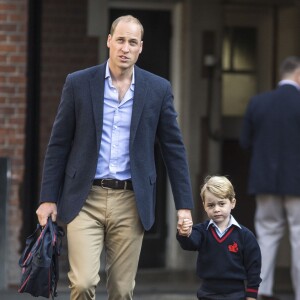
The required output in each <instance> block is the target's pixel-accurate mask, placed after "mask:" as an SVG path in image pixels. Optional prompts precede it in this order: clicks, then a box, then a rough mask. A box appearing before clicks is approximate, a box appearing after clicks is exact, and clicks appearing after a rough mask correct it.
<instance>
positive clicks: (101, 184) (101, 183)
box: [100, 179, 112, 190]
mask: <svg viewBox="0 0 300 300" xmlns="http://www.w3.org/2000/svg"><path fill="white" fill-rule="evenodd" d="M104 180H112V179H101V182H100V186H101V187H102V188H103V189H106V190H111V188H110V187H107V186H104V185H103V184H104Z"/></svg>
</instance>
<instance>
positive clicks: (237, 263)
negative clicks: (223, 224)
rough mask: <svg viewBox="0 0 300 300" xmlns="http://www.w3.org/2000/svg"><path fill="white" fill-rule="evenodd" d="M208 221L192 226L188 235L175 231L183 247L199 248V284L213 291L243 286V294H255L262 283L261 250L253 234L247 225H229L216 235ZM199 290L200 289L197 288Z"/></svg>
mask: <svg viewBox="0 0 300 300" xmlns="http://www.w3.org/2000/svg"><path fill="white" fill-rule="evenodd" d="M208 223H209V220H208V221H206V222H204V223H200V224H196V225H194V226H193V230H192V233H191V235H190V236H189V237H184V236H180V235H178V234H177V240H178V241H179V243H180V246H181V247H182V248H183V249H184V250H189V251H198V259H197V274H198V276H199V277H200V278H201V279H202V280H203V284H202V287H203V286H204V287H205V290H209V291H210V292H212V293H216V294H230V293H234V292H237V291H239V290H241V289H245V293H246V297H253V298H256V297H257V292H258V287H259V284H260V282H261V278H260V270H261V253H260V248H259V246H258V243H257V241H256V238H255V236H254V234H253V233H252V232H251V231H250V230H249V229H248V228H246V227H244V226H242V225H240V226H241V228H239V227H237V226H235V225H232V226H231V227H230V228H229V230H228V231H227V232H226V234H225V235H224V236H223V237H222V238H219V236H218V235H217V233H216V231H215V229H214V227H213V226H212V225H211V226H210V227H209V228H208V229H207V226H208ZM200 289H201V288H200Z"/></svg>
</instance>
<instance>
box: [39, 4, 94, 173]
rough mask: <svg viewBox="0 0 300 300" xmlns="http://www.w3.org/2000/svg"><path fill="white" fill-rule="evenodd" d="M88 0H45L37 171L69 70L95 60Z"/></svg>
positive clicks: (82, 66) (77, 68) (88, 64)
mask: <svg viewBox="0 0 300 300" xmlns="http://www.w3.org/2000/svg"><path fill="white" fill-rule="evenodd" d="M87 2H88V1H87V0H65V1H61V0H52V1H44V2H43V7H42V34H41V35H42V37H41V97H40V98H41V101H40V151H39V153H40V171H41V169H42V164H43V158H44V154H45V149H46V147H47V143H48V140H49V135H50V132H51V128H52V124H53V121H54V118H55V114H56V111H57V107H58V104H59V101H60V95H61V91H62V87H63V84H64V81H65V78H66V76H67V75H68V73H70V72H74V71H76V70H79V69H83V68H87V67H90V66H92V65H95V64H97V62H98V39H97V38H91V37H88V36H87Z"/></svg>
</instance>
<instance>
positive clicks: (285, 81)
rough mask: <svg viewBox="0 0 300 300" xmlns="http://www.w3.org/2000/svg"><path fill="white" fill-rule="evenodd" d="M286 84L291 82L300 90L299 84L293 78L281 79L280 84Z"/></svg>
mask: <svg viewBox="0 0 300 300" xmlns="http://www.w3.org/2000/svg"><path fill="white" fill-rule="evenodd" d="M284 84H290V85H293V86H294V87H296V88H297V89H298V90H300V86H299V84H297V83H296V82H295V81H294V80H291V79H283V80H281V81H279V83H278V85H279V86H282V85H284Z"/></svg>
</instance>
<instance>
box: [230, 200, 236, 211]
mask: <svg viewBox="0 0 300 300" xmlns="http://www.w3.org/2000/svg"><path fill="white" fill-rule="evenodd" d="M235 205H236V199H235V198H233V199H232V200H231V209H234V208H235Z"/></svg>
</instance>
